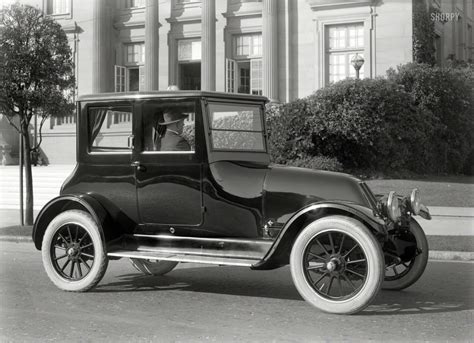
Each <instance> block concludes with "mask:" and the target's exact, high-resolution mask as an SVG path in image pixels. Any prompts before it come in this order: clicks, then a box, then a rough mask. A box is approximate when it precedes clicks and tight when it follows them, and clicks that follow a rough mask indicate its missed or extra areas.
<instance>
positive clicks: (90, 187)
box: [33, 91, 429, 313]
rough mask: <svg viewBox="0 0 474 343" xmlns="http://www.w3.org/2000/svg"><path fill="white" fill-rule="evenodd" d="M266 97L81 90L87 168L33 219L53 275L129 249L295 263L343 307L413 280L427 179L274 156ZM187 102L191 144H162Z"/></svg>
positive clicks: (79, 285)
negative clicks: (386, 188) (375, 177)
mask: <svg viewBox="0 0 474 343" xmlns="http://www.w3.org/2000/svg"><path fill="white" fill-rule="evenodd" d="M267 101H268V100H267V99H266V98H265V97H261V96H251V95H243V94H229V93H219V92H204V91H168V92H140V93H110V94H109V93H105V94H96V95H89V96H82V97H80V98H79V100H78V103H77V113H78V115H77V138H78V139H77V165H76V168H75V170H74V171H73V173H72V174H71V175H70V176H69V178H68V179H67V180H66V181H65V183H64V184H63V187H62V189H61V195H60V196H59V197H57V198H55V199H53V200H52V201H50V202H49V203H48V204H47V205H46V206H45V207H44V208H43V209H42V211H41V212H40V214H39V215H38V217H37V219H36V222H35V225H34V228H33V240H34V243H35V245H36V248H38V249H40V250H42V254H43V262H44V265H45V269H46V271H47V273H48V275H49V277H50V278H51V280H52V281H53V282H54V283H55V284H56V285H57V286H58V287H59V288H61V289H65V290H69V291H85V290H88V289H90V288H92V287H94V286H95V285H96V284H97V283H98V282H99V281H100V279H101V277H102V276H103V274H104V273H105V269H106V267H107V263H108V260H109V259H120V258H130V259H131V261H132V263H133V264H134V266H135V267H137V269H139V270H140V271H142V272H144V273H146V274H155V275H157V274H161V275H162V274H164V273H166V272H169V271H171V270H172V269H173V268H174V267H175V266H176V264H177V263H179V262H199V263H210V264H217V265H235V266H248V267H250V268H252V269H257V270H258V269H273V268H277V267H281V266H284V265H287V264H290V266H291V272H292V275H293V280H294V281H295V285H296V287H297V289H298V290H299V291H300V293H301V295H302V296H303V297H304V298H305V299H306V300H307V301H309V302H310V303H311V304H312V305H314V306H316V307H317V308H320V309H322V310H324V311H327V312H333V313H355V312H358V311H360V310H362V309H363V308H364V307H366V306H367V305H368V304H369V303H370V301H371V300H372V299H373V297H374V296H375V295H376V294H377V292H378V290H379V288H380V287H381V286H385V287H387V288H392V289H402V288H405V287H408V286H409V285H411V284H412V283H413V282H415V281H416V280H417V279H418V278H419V277H420V276H421V274H422V273H423V270H424V268H425V266H426V261H427V256H428V245H427V243H426V237H425V236H424V233H423V230H422V229H421V227H420V226H419V225H418V223H416V221H415V220H414V219H413V215H416V214H419V215H422V216H424V217H425V218H429V212H428V210H427V208H426V207H425V206H423V205H422V204H421V203H420V201H419V195H418V191H417V190H414V191H413V192H412V194H411V195H410V196H409V197H405V198H404V197H400V196H398V195H396V194H395V193H394V192H391V193H390V194H389V195H387V196H375V195H374V194H373V193H372V191H371V190H370V189H369V187H368V186H367V185H366V184H365V182H363V181H361V180H359V179H357V178H355V177H353V176H350V175H347V174H343V173H334V172H327V171H319V170H310V169H304V168H294V167H289V166H281V165H274V164H272V163H270V155H269V148H268V146H267V132H266V128H265V117H264V113H265V105H266V103H267ZM173 113H174V114H173ZM176 113H179V116H181V117H179V118H184V119H182V120H183V121H182V122H183V123H184V124H183V125H184V129H183V130H184V132H183V133H181V132H179V135H181V136H183V135H184V136H186V135H187V138H188V141H189V142H191V141H192V147H191V145H190V148H189V150H170V151H168V150H165V151H163V150H162V149H161V147H163V146H164V145H163V144H162V141H163V139H164V137H165V135H166V134H168V133H169V134H172V133H173V134H174V132H175V131H176V130H178V131H179V129H176V127H175V126H172V124H176V122H178V121H179V120H181V119H179V120H169V121H168V122H167V121H166V118H171V117H170V116H172V115H176ZM176 118H178V117H176ZM185 121H186V123H185ZM165 127H166V128H165ZM171 128H173V130H172V129H171ZM163 130H164V131H165V133H163V132H164V131H163ZM166 132H167V133H166ZM351 249H352V250H351ZM62 252H63V253H62ZM397 268H398V270H397ZM389 269H392V270H394V272H393V271H392V275H390V273H388V272H387V271H388V270H389Z"/></svg>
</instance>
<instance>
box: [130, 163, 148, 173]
mask: <svg viewBox="0 0 474 343" xmlns="http://www.w3.org/2000/svg"><path fill="white" fill-rule="evenodd" d="M130 165H131V166H132V167H135V168H137V170H138V171H141V172H144V171H146V168H145V166H144V165H143V164H141V163H140V162H139V161H135V162H132V164H130Z"/></svg>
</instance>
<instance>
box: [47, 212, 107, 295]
mask: <svg viewBox="0 0 474 343" xmlns="http://www.w3.org/2000/svg"><path fill="white" fill-rule="evenodd" d="M41 254H42V258H43V266H44V269H45V271H46V274H48V277H49V278H50V280H51V281H52V282H53V283H54V284H55V285H56V286H57V287H58V288H60V289H62V290H65V291H71V292H85V291H88V290H90V289H91V288H93V287H94V286H96V285H97V284H98V283H99V281H100V280H101V279H102V277H103V276H104V274H105V271H106V269H107V265H108V259H107V254H106V252H105V248H104V244H103V241H102V237H101V233H100V229H99V227H98V225H97V223H96V222H95V221H94V219H93V218H92V216H91V215H90V214H89V213H86V212H84V211H80V210H70V211H66V212H63V213H60V214H59V215H57V216H56V217H55V218H54V219H53V220H52V221H51V222H50V223H49V225H48V227H47V228H46V232H45V234H44V237H43V242H42V246H41ZM63 267H64V268H63Z"/></svg>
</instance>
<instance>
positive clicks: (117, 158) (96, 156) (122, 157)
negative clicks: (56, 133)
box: [77, 100, 138, 165]
mask: <svg viewBox="0 0 474 343" xmlns="http://www.w3.org/2000/svg"><path fill="white" fill-rule="evenodd" d="M90 107H129V108H131V109H132V135H133V136H135V134H136V128H137V117H138V116H137V112H136V103H135V101H132V100H111V101H81V102H79V103H78V113H79V115H78V117H77V137H78V139H77V159H78V162H83V163H91V164H97V165H104V164H117V165H124V164H125V165H130V163H131V161H132V158H133V156H134V154H135V150H134V149H128V150H122V151H116V152H108V151H93V152H91V151H89V116H88V113H89V108H90ZM132 139H134V137H133V138H132ZM133 145H134V146H135V145H136V144H135V142H134V144H133Z"/></svg>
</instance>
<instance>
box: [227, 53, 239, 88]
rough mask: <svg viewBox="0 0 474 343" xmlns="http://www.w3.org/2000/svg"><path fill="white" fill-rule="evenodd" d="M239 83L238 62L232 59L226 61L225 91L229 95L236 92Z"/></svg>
mask: <svg viewBox="0 0 474 343" xmlns="http://www.w3.org/2000/svg"><path fill="white" fill-rule="evenodd" d="M236 82H237V62H235V61H234V60H232V59H230V58H226V59H225V91H226V92H228V93H235V92H236V89H237V87H236Z"/></svg>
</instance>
